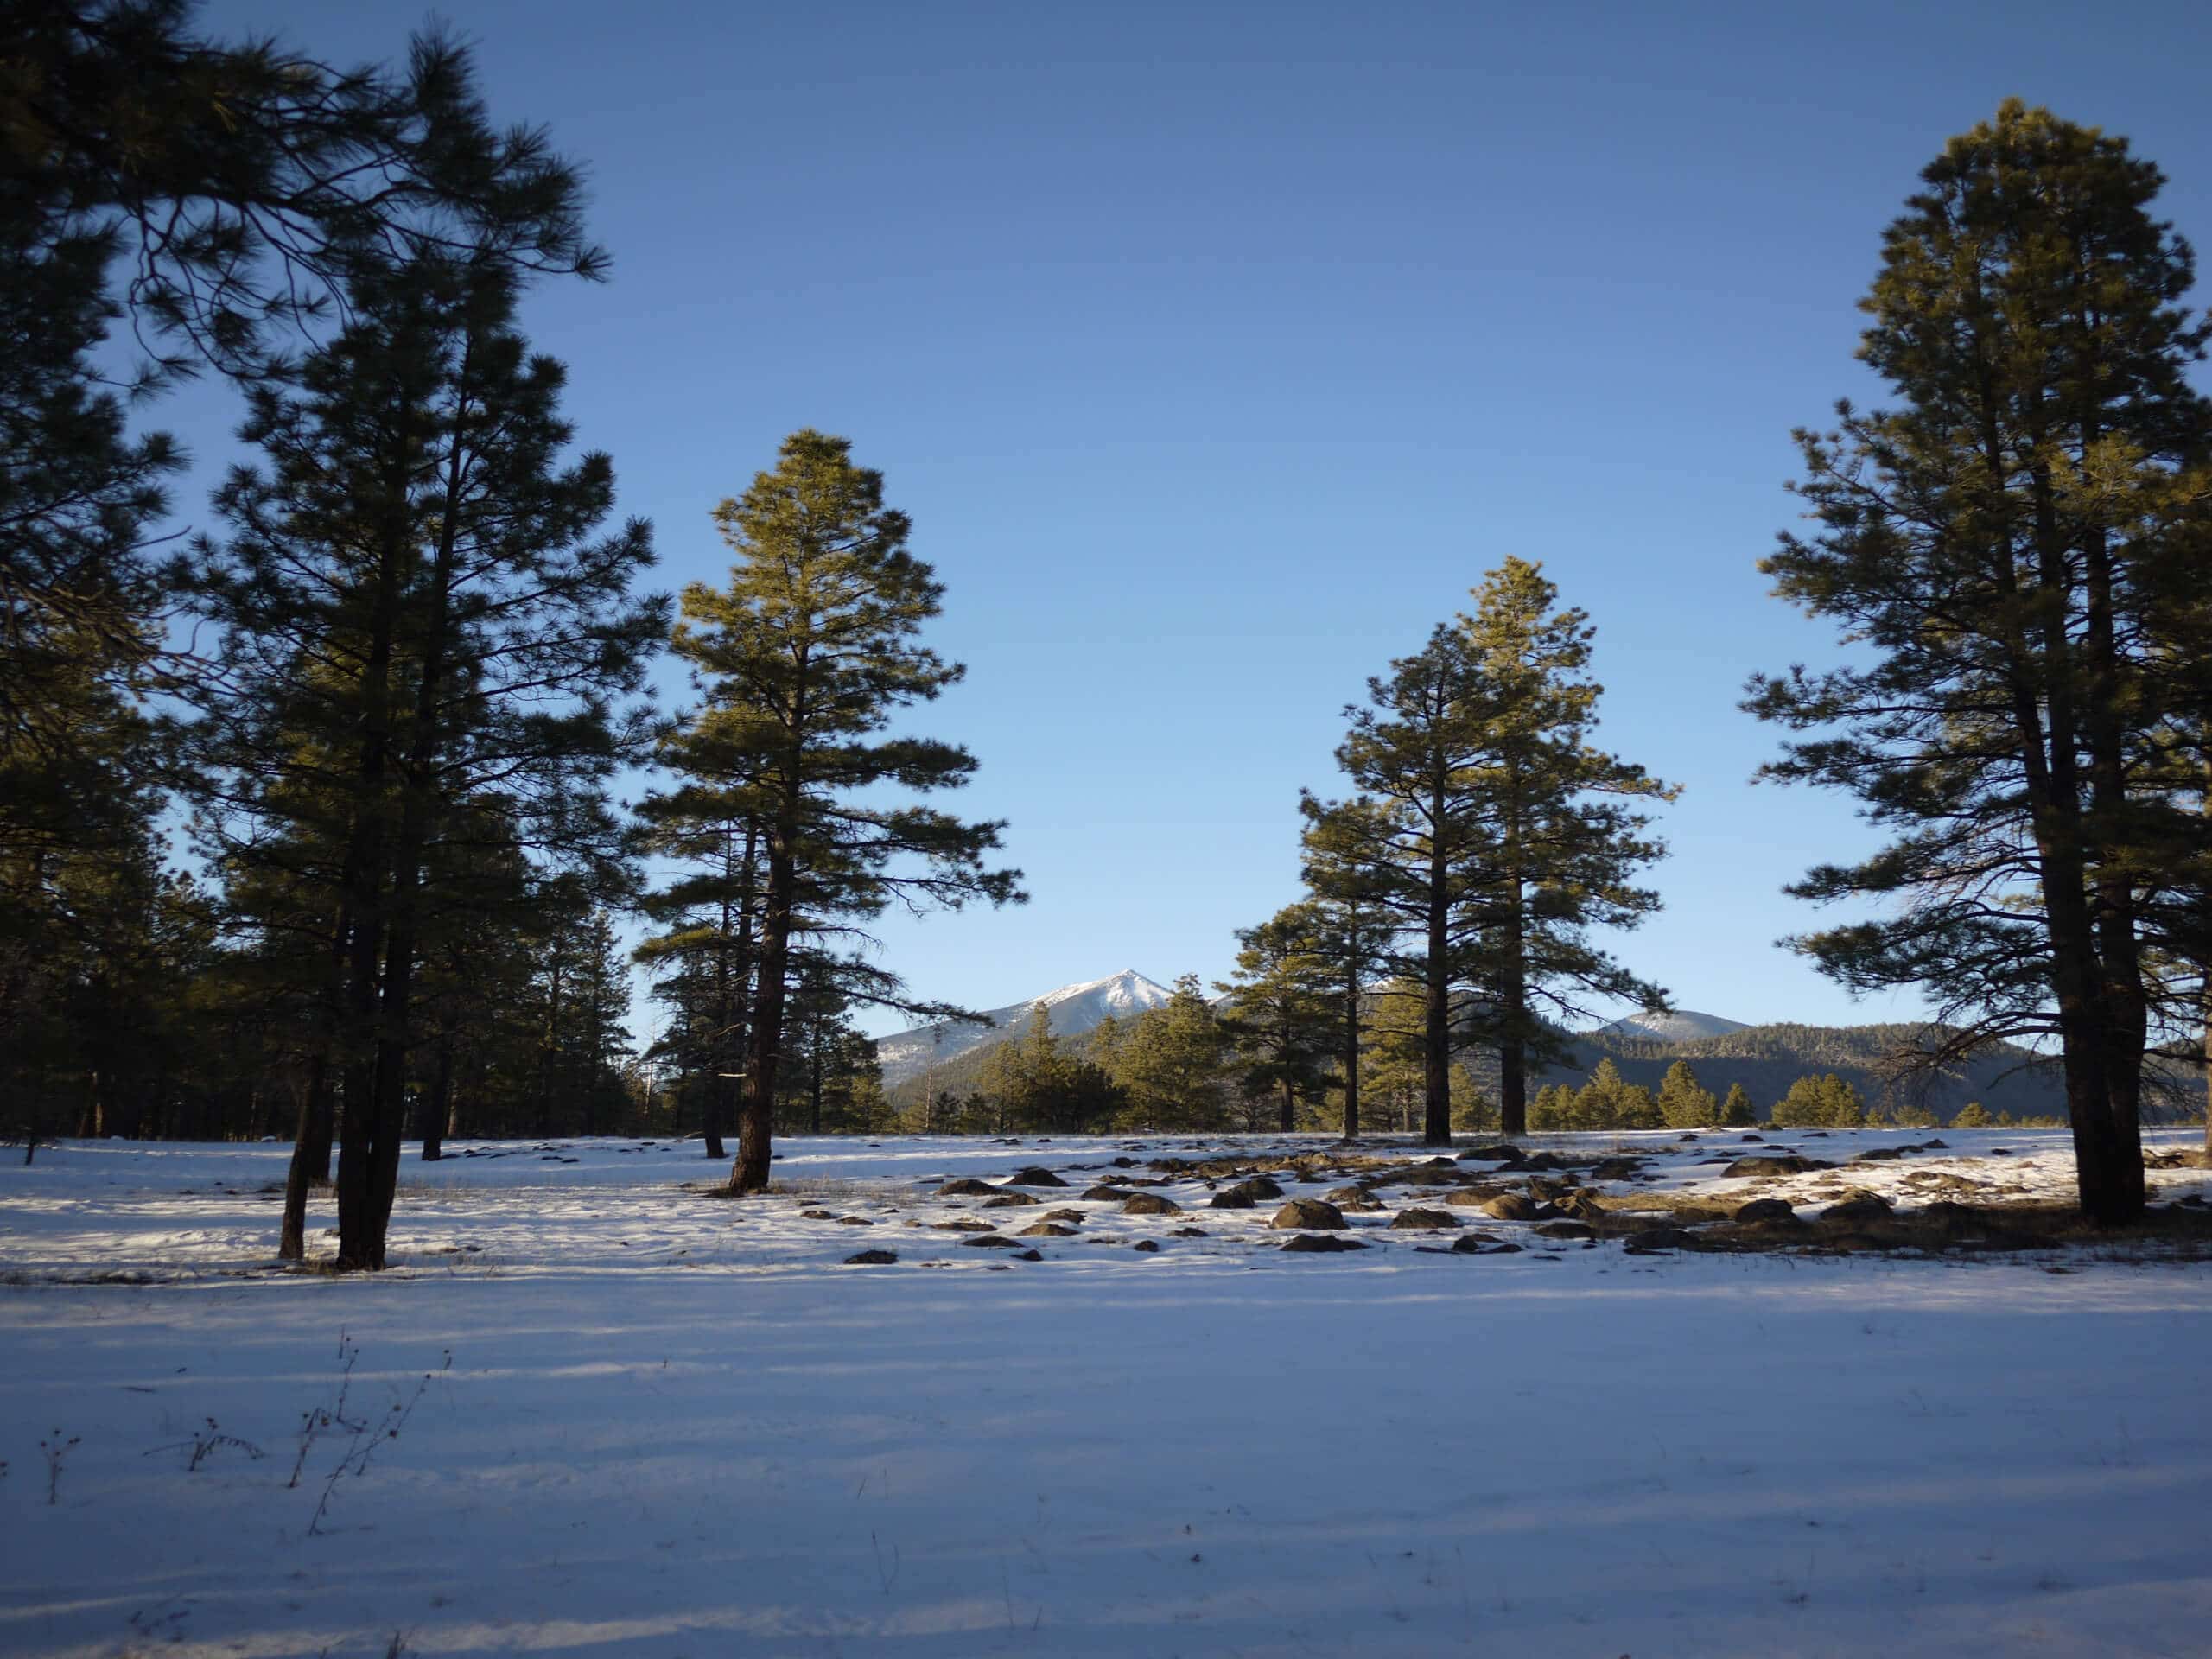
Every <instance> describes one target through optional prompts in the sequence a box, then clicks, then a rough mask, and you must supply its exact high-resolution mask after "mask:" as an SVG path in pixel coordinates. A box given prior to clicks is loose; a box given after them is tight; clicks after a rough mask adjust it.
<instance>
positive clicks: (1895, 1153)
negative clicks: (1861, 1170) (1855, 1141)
mask: <svg viewBox="0 0 2212 1659" xmlns="http://www.w3.org/2000/svg"><path fill="white" fill-rule="evenodd" d="M1910 1150H1911V1148H1910V1147H1867V1148H1866V1151H1864V1152H1860V1153H1854V1154H1852V1159H1851V1161H1852V1162H1853V1163H1854V1164H1885V1163H1889V1162H1891V1160H1895V1159H1898V1158H1902V1157H1904V1155H1905V1154H1906V1153H1907V1152H1909V1151H1910Z"/></svg>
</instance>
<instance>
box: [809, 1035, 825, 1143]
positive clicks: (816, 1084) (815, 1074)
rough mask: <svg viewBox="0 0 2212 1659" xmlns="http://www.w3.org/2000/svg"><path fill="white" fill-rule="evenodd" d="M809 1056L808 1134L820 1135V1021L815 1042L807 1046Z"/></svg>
mask: <svg viewBox="0 0 2212 1659" xmlns="http://www.w3.org/2000/svg"><path fill="white" fill-rule="evenodd" d="M807 1055H808V1058H809V1059H810V1062H811V1067H812V1069H811V1071H810V1075H809V1077H808V1078H807V1090H806V1092H807V1101H808V1103H809V1105H810V1113H809V1116H808V1120H807V1133H808V1134H809V1135H819V1134H821V1133H822V1024H821V1022H820V1021H819V1020H817V1021H816V1022H815V1027H814V1040H813V1041H812V1042H811V1043H810V1044H809V1045H807Z"/></svg>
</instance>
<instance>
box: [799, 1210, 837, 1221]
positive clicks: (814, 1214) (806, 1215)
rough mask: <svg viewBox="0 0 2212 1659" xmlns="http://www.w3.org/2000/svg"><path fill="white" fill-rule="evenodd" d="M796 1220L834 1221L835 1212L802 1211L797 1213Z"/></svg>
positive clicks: (835, 1217)
mask: <svg viewBox="0 0 2212 1659" xmlns="http://www.w3.org/2000/svg"><path fill="white" fill-rule="evenodd" d="M798 1218H799V1219H800V1220H801V1221H835V1220H836V1219H837V1212H836V1211H834V1210H802V1211H799V1212H798Z"/></svg>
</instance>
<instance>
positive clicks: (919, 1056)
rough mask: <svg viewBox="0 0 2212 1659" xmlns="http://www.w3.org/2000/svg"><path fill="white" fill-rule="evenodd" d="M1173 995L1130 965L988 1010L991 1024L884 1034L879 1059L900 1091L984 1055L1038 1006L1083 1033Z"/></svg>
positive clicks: (1071, 1032) (1061, 1031)
mask: <svg viewBox="0 0 2212 1659" xmlns="http://www.w3.org/2000/svg"><path fill="white" fill-rule="evenodd" d="M1173 995H1174V993H1173V992H1172V991H1170V990H1169V989H1168V988H1166V986H1164V985H1161V984H1160V983H1159V982H1157V981H1154V980H1150V979H1147V978H1146V977H1145V976H1143V975H1142V974H1141V973H1139V972H1137V970H1136V969H1134V968H1124V969H1122V971H1121V972H1120V973H1118V974H1109V975H1108V976H1106V977H1105V978H1104V979H1090V980H1084V982H1081V983H1080V984H1076V985H1063V986H1061V987H1060V988H1059V989H1058V990H1056V991H1046V993H1045V994H1044V995H1042V996H1033V997H1031V998H1029V999H1028V1000H1027V1001H1024V1002H1012V1003H1008V1004H1007V1006H1006V1007H1002V1008H992V1009H990V1010H989V1011H988V1012H989V1014H990V1016H991V1020H992V1023H991V1024H990V1025H988V1026H976V1025H966V1024H959V1023H953V1024H946V1025H937V1026H917V1027H914V1028H913V1029H912V1031H902V1032H899V1033H897V1034H896V1035H894V1036H890V1037H883V1038H879V1039H877V1040H876V1045H875V1057H876V1059H877V1061H878V1062H879V1063H880V1065H882V1067H883V1086H884V1087H885V1088H886V1089H896V1088H897V1087H899V1084H904V1083H909V1082H912V1080H914V1079H915V1078H917V1077H922V1076H924V1075H925V1073H926V1072H927V1071H929V1070H930V1068H931V1065H932V1064H934V1065H938V1066H939V1067H942V1066H944V1065H945V1064H946V1063H947V1062H949V1061H954V1060H958V1059H961V1058H963V1057H965V1056H967V1055H969V1054H971V1053H976V1054H980V1052H982V1050H984V1049H987V1048H990V1047H992V1046H995V1045H997V1044H999V1043H1001V1042H1004V1041H1005V1040H1006V1039H1007V1038H1009V1037H1013V1036H1015V1035H1018V1034H1019V1033H1020V1031H1021V1029H1022V1028H1023V1027H1025V1026H1027V1024H1028V1023H1029V1017H1030V1014H1031V1011H1032V1010H1033V1009H1036V1008H1040V1007H1041V1008H1043V1009H1044V1010H1045V1011H1046V1020H1048V1021H1049V1022H1050V1024H1051V1026H1052V1030H1053V1031H1054V1032H1055V1033H1058V1035H1060V1036H1062V1037H1079V1036H1081V1035H1082V1034H1083V1033H1085V1032H1087V1031H1090V1030H1092V1029H1094V1028H1096V1027H1097V1025H1098V1024H1099V1022H1100V1021H1101V1020H1105V1019H1108V1018H1109V1017H1111V1018H1113V1019H1116V1020H1126V1019H1128V1017H1129V1016H1130V1015H1132V1014H1141V1013H1143V1012H1144V1011H1145V1010H1146V1009H1147V1008H1156V1007H1160V1006H1162V1005H1163V1004H1164V1003H1166V1001H1167V1000H1168V998H1169V997H1171V996H1173ZM965 1070H966V1068H963V1071H965Z"/></svg>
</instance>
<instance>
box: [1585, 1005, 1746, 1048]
mask: <svg viewBox="0 0 2212 1659" xmlns="http://www.w3.org/2000/svg"><path fill="white" fill-rule="evenodd" d="M1601 1029H1602V1031H1603V1033H1604V1034H1605V1035H1606V1036H1611V1037H1620V1038H1624V1039H1627V1040H1628V1041H1630V1042H1636V1043H1694V1042H1696V1041H1698V1040H1699V1039H1701V1038H1706V1037H1725V1036H1726V1035H1727V1034H1728V1033H1730V1032H1732V1031H1745V1030H1748V1029H1749V1027H1746V1026H1745V1023H1744V1022H1743V1021H1742V1020H1724V1019H1722V1018H1721V1017H1720V1016H1719V1014H1700V1013H1698V1012H1697V1011H1696V1010H1695V1009H1694V1008H1676V1009H1675V1010H1674V1011H1673V1012H1672V1013H1669V1014H1630V1015H1629V1016H1628V1018H1627V1019H1625V1020H1614V1021H1613V1023H1612V1024H1611V1025H1610V1026H1606V1027H1602V1028H1601Z"/></svg>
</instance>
